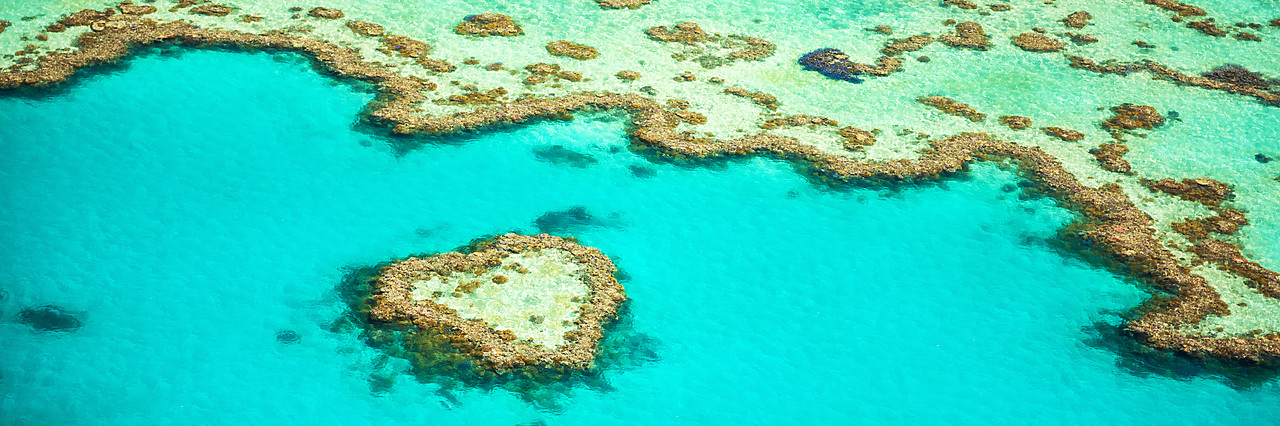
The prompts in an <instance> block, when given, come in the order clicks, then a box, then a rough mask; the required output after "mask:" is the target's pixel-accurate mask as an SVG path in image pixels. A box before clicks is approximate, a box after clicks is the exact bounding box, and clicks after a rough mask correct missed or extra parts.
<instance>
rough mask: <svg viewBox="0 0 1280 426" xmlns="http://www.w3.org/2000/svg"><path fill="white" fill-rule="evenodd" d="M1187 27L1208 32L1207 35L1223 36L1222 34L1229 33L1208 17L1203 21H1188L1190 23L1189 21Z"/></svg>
mask: <svg viewBox="0 0 1280 426" xmlns="http://www.w3.org/2000/svg"><path fill="white" fill-rule="evenodd" d="M1187 28H1191V29H1194V30H1196V31H1200V32H1202V33H1204V34H1206V35H1211V36H1214V37H1222V36H1224V35H1227V32H1226V31H1223V30H1222V29H1221V28H1218V26H1217V25H1214V24H1213V19H1206V20H1203V21H1191V22H1188V23H1187Z"/></svg>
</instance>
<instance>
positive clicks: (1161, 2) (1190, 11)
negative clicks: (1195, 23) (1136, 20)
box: [1146, 0, 1205, 16]
mask: <svg viewBox="0 0 1280 426" xmlns="http://www.w3.org/2000/svg"><path fill="white" fill-rule="evenodd" d="M1146 3H1147V4H1151V5H1156V6H1158V7H1160V8H1161V9H1164V10H1169V11H1173V12H1177V13H1178V15H1180V16H1204V15H1205V11H1204V9H1201V8H1199V7H1196V6H1192V5H1189V4H1186V3H1180V2H1176V1H1173V0H1146Z"/></svg>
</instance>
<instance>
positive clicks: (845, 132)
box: [836, 126, 879, 151]
mask: <svg viewBox="0 0 1280 426" xmlns="http://www.w3.org/2000/svg"><path fill="white" fill-rule="evenodd" d="M876 132H879V131H878V130H877V131H876ZM836 133H837V134H839V135H840V137H842V138H844V143H843V144H842V145H843V146H844V149H847V150H850V151H862V150H863V148H865V147H868V146H871V145H875V143H876V135H875V133H873V132H868V131H866V130H862V129H859V128H857V127H853V126H848V127H842V128H840V130H839V131H837V132H836Z"/></svg>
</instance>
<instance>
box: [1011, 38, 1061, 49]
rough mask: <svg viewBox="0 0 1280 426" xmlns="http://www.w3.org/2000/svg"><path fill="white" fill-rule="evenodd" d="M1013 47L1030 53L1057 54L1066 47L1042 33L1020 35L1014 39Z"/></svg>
mask: <svg viewBox="0 0 1280 426" xmlns="http://www.w3.org/2000/svg"><path fill="white" fill-rule="evenodd" d="M1013 45H1014V46H1018V48H1020V49H1022V50H1025V51H1028V52H1057V51H1059V50H1062V48H1063V47H1065V46H1066V45H1065V44H1062V42H1060V41H1057V40H1054V39H1052V38H1049V36H1046V35H1044V34H1040V33H1022V34H1018V35H1017V36H1015V37H1013Z"/></svg>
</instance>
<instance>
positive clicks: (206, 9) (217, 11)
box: [191, 4, 232, 16]
mask: <svg viewBox="0 0 1280 426" xmlns="http://www.w3.org/2000/svg"><path fill="white" fill-rule="evenodd" d="M231 11H232V9H231V7H229V6H223V5H220V4H206V5H204V6H196V7H193V8H191V13H194V14H197V15H209V16H227V15H230V14H231Z"/></svg>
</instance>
